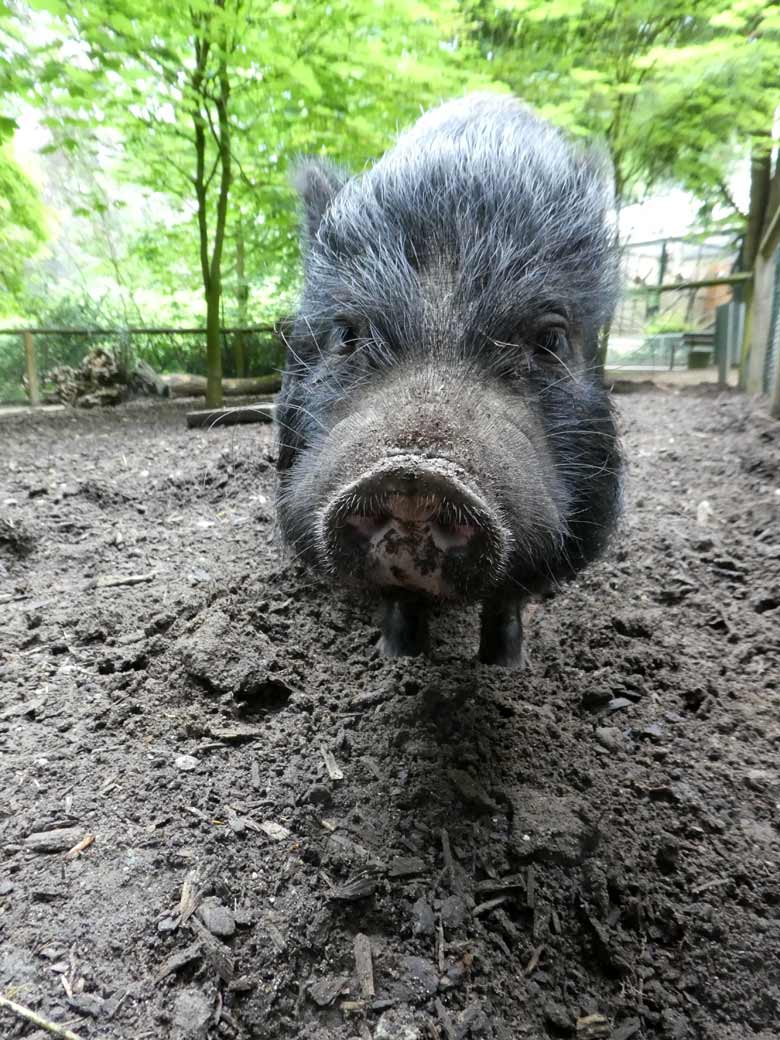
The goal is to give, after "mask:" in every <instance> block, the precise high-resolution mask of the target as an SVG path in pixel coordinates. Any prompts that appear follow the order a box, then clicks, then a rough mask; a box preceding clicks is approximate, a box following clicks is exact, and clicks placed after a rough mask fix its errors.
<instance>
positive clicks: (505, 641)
mask: <svg viewBox="0 0 780 1040" xmlns="http://www.w3.org/2000/svg"><path fill="white" fill-rule="evenodd" d="M479 659H480V661H482V663H483V664H491V665H498V666H499V667H501V668H514V669H516V670H518V671H524V670H525V669H526V668H527V666H528V658H527V655H526V652H525V647H524V646H523V604H522V603H519V602H510V603H502V604H498V605H496V604H486V605H485V607H484V609H483V611H482V634H481V637H480V641H479Z"/></svg>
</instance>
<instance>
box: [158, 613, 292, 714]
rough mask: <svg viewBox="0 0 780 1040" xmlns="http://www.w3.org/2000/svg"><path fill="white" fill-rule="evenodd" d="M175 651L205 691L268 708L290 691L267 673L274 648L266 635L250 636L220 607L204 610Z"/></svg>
mask: <svg viewBox="0 0 780 1040" xmlns="http://www.w3.org/2000/svg"><path fill="white" fill-rule="evenodd" d="M179 652H180V655H181V661H182V664H183V666H184V670H185V671H186V672H187V674H188V675H189V676H190V677H191V678H192V679H194V680H195V682H196V683H198V685H199V686H203V687H205V688H206V690H208V691H209V692H213V693H230V694H232V695H233V696H234V697H236V698H237V699H239V700H252V701H253V702H254V701H257V702H263V701H267V702H268V705H267V706H269V707H279V706H280V705H281V704H283V703H284V702H285V701H286V700H287V698H288V697H289V696H290V694H291V692H292V690H291V689H290V688H289V686H287V684H286V683H285V682H284V680H282V679H281V678H280V677H279V676H278V675H272V674H271V665H272V664H273V662H274V659H275V650H274V647H273V646H272V644H271V641H270V640H269V639H268V637H267V636H265V635H264V634H263V633H262V632H252V633H251V639H250V638H249V635H248V633H247V632H246V631H243V630H238V629H237V627H236V624H235V621H234V620H233V618H231V617H230V616H229V615H228V614H227V613H226V612H225V611H223V610H219V609H217V608H214V609H211V610H207V611H205V612H204V617H203V620H202V621H201V623H200V625H199V626H198V628H197V629H196V631H195V632H194V633H193V634H192V635H189V636H186V637H184V638H183V639H181V641H180V642H179ZM262 706H263V705H262V703H258V707H262Z"/></svg>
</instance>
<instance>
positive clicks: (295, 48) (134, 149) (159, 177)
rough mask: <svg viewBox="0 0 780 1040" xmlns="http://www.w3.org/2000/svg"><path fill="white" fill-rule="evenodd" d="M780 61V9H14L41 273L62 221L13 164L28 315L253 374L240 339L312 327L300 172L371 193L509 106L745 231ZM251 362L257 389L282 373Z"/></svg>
mask: <svg viewBox="0 0 780 1040" xmlns="http://www.w3.org/2000/svg"><path fill="white" fill-rule="evenodd" d="M779 38H780V5H778V4H777V3H773V4H769V5H767V4H766V3H759V2H758V0H689V2H687V3H682V2H681V0H669V3H666V4H663V5H659V4H657V3H651V2H650V0H625V2H621V3H620V4H615V3H614V0H547V2H543V0H460V2H458V0H427V2H424V0H420V2H418V0H386V2H384V3H382V4H369V3H366V2H365V0H330V2H328V0H309V2H307V3H306V4H293V3H288V2H284V0H277V2H263V3H262V4H260V3H258V2H257V0H192V2H191V3H188V4H186V5H182V4H180V3H177V2H175V0H156V2H151V0H83V2H82V3H80V4H78V5H72V4H70V3H67V2H63V0H32V2H31V3H30V4H29V6H25V4H24V2H20V3H18V4H14V5H13V6H9V5H6V6H5V7H3V8H2V9H0V141H2V138H3V136H6V137H7V136H8V135H9V134H10V133H11V132H12V131H13V128H14V126H15V120H16V118H17V117H18V115H19V112H20V99H26V100H27V101H28V102H29V101H32V102H34V103H35V104H36V105H37V106H38V113H39V119H40V121H41V123H42V124H43V126H45V127H46V128H47V130H48V133H49V135H50V140H49V144H48V145H47V147H46V148H44V149H43V152H44V153H45V154H42V155H41V156H40V165H41V167H42V173H43V178H44V180H45V185H46V199H47V203H49V206H50V208H51V210H52V212H53V213H54V215H55V219H53V220H52V221H51V222H50V223H51V231H52V237H51V242H50V244H49V248H48V249H47V253H46V257H45V259H42V260H39V261H37V262H36V263H34V264H30V263H29V260H28V262H27V267H26V268H25V266H24V264H25V259H26V258H29V257H30V256H31V255H33V253H34V250H35V248H36V247H37V246H38V245H39V244H40V242H41V240H42V237H43V210H42V208H41V206H40V203H39V202H36V196H35V192H34V190H33V188H32V186H31V185H30V183H29V181H27V180H25V179H24V178H23V177H21V176H20V175H19V172H18V170H17V169H16V168H15V167H13V166H11V165H9V164H11V163H12V162H13V160H11V158H10V156H9V155H8V153H7V152H2V151H0V192H2V194H0V272H1V273H0V278H2V279H4V280H5V284H4V285H3V286H2V287H3V288H4V289H5V292H4V293H3V296H4V299H5V300H6V301H11V304H12V305H15V306H17V307H21V306H22V305H24V308H25V311H26V314H27V316H31V315H33V314H37V315H41V316H43V314H44V313H47V314H48V316H49V319H53V312H52V310H51V308H52V306H54V304H52V301H60V303H61V304H62V306H66V305H67V306H75V309H74V310H73V313H72V320H73V321H76V320H77V319H78V320H80V321H87V322H88V321H90V320H91V318H90V314H91V313H93V312H95V313H100V314H102V315H104V316H105V319H106V321H109V320H110V321H111V322H112V323H116V324H117V325H118V326H122V327H126V326H128V325H143V324H147V325H148V324H176V323H182V324H186V325H193V326H199V327H200V326H203V325H204V324H205V322H206V319H208V320H209V322H210V324H211V326H212V332H211V335H210V342H211V346H212V354H211V360H212V364H213V365H215V366H217V367H218V363H219V361H220V360H221V361H222V362H223V364H224V366H225V370H226V371H232V370H233V367H234V365H235V364H240V359H239V360H238V361H237V360H236V359H235V358H234V357H233V344H225V343H220V342H219V340H218V336H217V335H216V322H217V321H218V322H219V323H221V324H222V325H223V326H224V325H239V324H240V325H243V324H244V323H247V324H255V323H262V322H265V321H267V320H273V319H275V318H278V317H280V316H282V315H284V314H285V313H287V312H288V311H289V309H290V308H291V306H293V303H294V297H295V293H296V290H297V280H298V271H299V263H298V230H297V204H296V200H295V199H294V197H293V194H292V192H291V190H290V187H289V171H290V166H291V163H293V162H294V161H295V160H296V158H297V157H298V156H299V155H302V154H318V155H324V156H329V157H331V158H333V159H336V160H337V161H339V162H341V163H344V164H345V165H347V166H348V167H351V168H354V169H356V170H357V169H360V168H362V167H363V165H364V164H365V163H366V162H367V161H368V160H370V159H371V158H372V157H374V156H376V155H378V154H380V153H381V152H382V151H383V150H384V149H385V148H386V147H387V146H388V144H389V143H390V142H391V140H392V138H393V136H394V134H395V133H396V131H397V129H398V128H399V127H402V126H403V125H405V124H408V123H410V122H412V121H413V120H414V119H415V118H416V116H417V114H418V113H419V111H420V109H421V108H422V107H425V106H427V105H429V104H432V103H435V102H436V101H438V100H439V99H441V98H443V97H447V96H452V95H455V94H459V93H463V92H464V91H465V90H467V89H471V88H473V87H479V86H485V85H486V84H490V83H491V82H492V83H496V82H499V83H501V84H503V85H507V86H509V87H510V88H511V89H512V90H514V91H515V92H516V93H518V94H520V95H521V96H523V97H525V98H526V99H527V100H528V101H529V102H531V103H532V104H534V105H535V106H536V107H538V108H539V109H540V110H541V111H542V113H543V114H544V115H546V116H548V117H549V118H551V119H553V120H554V121H556V122H558V123H560V124H561V125H564V126H565V127H566V128H568V130H570V131H571V132H572V133H574V134H575V135H580V136H583V137H585V136H588V137H593V136H595V137H596V138H599V139H601V140H602V141H603V142H604V146H605V147H606V149H607V150H608V151H609V153H610V155H611V156H612V159H613V162H614V164H615V167H616V172H617V187H618V194H619V200H620V201H621V202H625V201H628V200H630V199H634V198H639V197H641V196H642V195H643V194H644V193H645V192H647V191H648V190H651V189H652V188H653V187H654V186H656V185H659V184H662V183H665V182H674V183H677V184H682V185H683V186H685V187H687V188H688V189H690V190H692V191H693V192H694V193H695V194H696V195H697V196H698V197H699V198H700V199H702V202H703V203H705V204H706V205H707V206H709V207H710V208H711V207H712V205H713V204H714V202H716V201H721V202H726V203H727V205H728V208H729V209H730V210H731V212H732V213H733V212H734V209H735V207H734V206H733V205H732V204H731V200H730V196H729V193H728V188H727V185H728V180H729V170H730V168H731V166H732V165H733V163H734V160H735V159H736V158H738V157H739V156H742V155H744V154H746V153H747V151H749V150H752V152H753V154H754V155H755V154H760V153H761V150H762V149H765V148H766V147H767V143H768V135H769V129H770V127H771V125H772V113H773V111H774V109H775V107H776V106H777V105H778V102H779V101H780V95H779V87H778V80H777V76H776V69H777V68H778V67H780V58H779V57H778V46H779V44H778V39H779ZM729 223H731V224H733V218H729ZM23 272H24V277H23ZM22 290H24V299H23V300H20V299H19V294H20V293H21V292H22ZM13 294H16V299H15V300H14V295H13ZM63 301H64V302H63ZM73 301H76V305H74V304H73ZM56 305H57V306H59V305H60V304H56ZM63 320H64V312H63ZM101 320H103V319H101ZM104 323H105V322H104ZM248 346H249V347H250V351H249V365H250V370H252V366H253V365H254V366H255V370H257V368H256V366H257V365H258V364H260V365H263V364H272V363H273V359H272V358H271V352H270V349H271V348H269V350H268V351H266V353H265V354H264V350H265V348H263V349H260V348H258V347H257V346H256V345H254V346H253V345H252V344H251V343H250V344H248ZM137 347H138V349H139V350H140V351H141V352H142V353H144V356H147V357H148V358H149V359H150V360H152V361H153V363H156V364H158V365H159V366H160V367H162V368H181V367H183V366H186V367H188V368H189V369H190V370H192V371H195V372H197V371H203V369H204V364H205V361H204V343H203V339H202V337H193V338H191V340H189V341H187V342H185V341H184V340H174V339H171V340H170V342H169V343H168V344H167V345H166V343H165V342H164V341H162V340H155V341H154V342H152V341H150V342H149V343H148V344H141V343H140V342H139V343H137ZM52 349H53V347H52ZM58 349H59V348H58ZM62 349H63V350H64V349H65V348H64V346H63V348H62ZM266 354H267V357H266ZM263 359H265V360H263Z"/></svg>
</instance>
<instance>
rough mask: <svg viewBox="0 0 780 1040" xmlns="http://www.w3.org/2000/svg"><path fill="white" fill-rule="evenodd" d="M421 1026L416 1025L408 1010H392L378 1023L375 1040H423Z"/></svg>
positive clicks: (381, 1017) (386, 1012)
mask: <svg viewBox="0 0 780 1040" xmlns="http://www.w3.org/2000/svg"><path fill="white" fill-rule="evenodd" d="M422 1035H423V1034H422V1032H421V1031H420V1028H419V1026H416V1025H415V1024H414V1019H413V1018H412V1013H411V1012H410V1011H409V1009H408V1008H403V1007H402V1008H392V1009H391V1010H390V1011H385V1012H384V1014H383V1015H381V1016H380V1018H379V1020H378V1021H377V1024H376V1028H375V1029H374V1040H422Z"/></svg>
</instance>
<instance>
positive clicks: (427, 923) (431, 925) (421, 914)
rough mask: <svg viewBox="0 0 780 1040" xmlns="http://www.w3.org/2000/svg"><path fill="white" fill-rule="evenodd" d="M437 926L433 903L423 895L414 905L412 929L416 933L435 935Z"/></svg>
mask: <svg viewBox="0 0 780 1040" xmlns="http://www.w3.org/2000/svg"><path fill="white" fill-rule="evenodd" d="M435 927H436V923H435V920H434V917H433V910H432V909H431V905H430V903H429V902H428V900H427V899H425V898H423V897H422V896H421V897H420V898H419V899H418V900H417V902H416V903H415V904H414V906H413V907H412V931H413V932H414V934H415V935H433V932H434V929H435Z"/></svg>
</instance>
